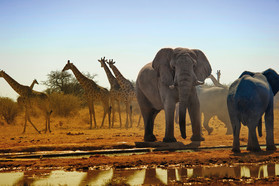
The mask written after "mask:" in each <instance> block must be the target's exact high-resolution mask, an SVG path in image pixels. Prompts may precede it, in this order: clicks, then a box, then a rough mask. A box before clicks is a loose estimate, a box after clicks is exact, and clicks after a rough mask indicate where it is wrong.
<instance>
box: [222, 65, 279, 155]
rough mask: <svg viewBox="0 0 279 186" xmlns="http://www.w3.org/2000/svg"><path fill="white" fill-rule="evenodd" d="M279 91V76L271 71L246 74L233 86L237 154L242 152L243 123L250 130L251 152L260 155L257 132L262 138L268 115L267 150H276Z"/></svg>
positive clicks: (231, 108) (231, 111)
mask: <svg viewBox="0 0 279 186" xmlns="http://www.w3.org/2000/svg"><path fill="white" fill-rule="evenodd" d="M278 90H279V75H278V74H277V73H276V72H275V71H274V70H273V69H268V70H266V71H264V72H262V73H254V72H249V71H245V72H243V73H242V74H241V75H240V77H239V78H238V79H237V80H236V81H234V82H233V83H232V85H231V86H230V88H229V93H228V97H227V103H228V111H229V115H230V120H231V124H232V128H233V149H232V151H233V152H240V148H239V146H240V144H239V133H240V127H241V123H242V124H243V125H245V126H247V127H248V129H249V135H248V145H247V150H250V151H260V150H261V148H260V146H259V142H258V138H257V134H256V128H257V127H258V130H259V136H261V135H262V132H261V130H262V129H261V126H262V116H263V114H265V116H264V119H265V128H266V145H267V150H275V149H276V147H275V145H274V136H273V130H274V116H273V97H274V95H275V94H276V93H277V92H278Z"/></svg>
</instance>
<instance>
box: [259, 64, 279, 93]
mask: <svg viewBox="0 0 279 186" xmlns="http://www.w3.org/2000/svg"><path fill="white" fill-rule="evenodd" d="M262 74H263V75H264V76H265V77H266V79H267V81H268V83H269V85H270V87H271V88H272V92H273V94H274V95H276V93H277V92H278V90H279V75H278V74H277V72H276V71H275V70H273V69H271V68H269V69H267V70H265V71H264V72H263V73H262Z"/></svg>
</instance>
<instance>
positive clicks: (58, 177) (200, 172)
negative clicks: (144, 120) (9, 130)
mask: <svg viewBox="0 0 279 186" xmlns="http://www.w3.org/2000/svg"><path fill="white" fill-rule="evenodd" d="M278 175H279V165H278V164H266V165H258V164H255V165H245V166H236V167H195V168H181V167H176V168H168V169H165V168H148V169H109V170H90V171H88V172H77V171H73V172H67V171H62V170H56V171H51V170H32V171H26V172H10V173H0V185H108V184H119V185H121V184H128V185H142V184H165V185H167V184H171V183H173V182H175V181H181V182H187V180H188V178H196V177H204V178H206V177H220V178H225V177H231V178H242V177H254V178H266V177H269V176H278Z"/></svg>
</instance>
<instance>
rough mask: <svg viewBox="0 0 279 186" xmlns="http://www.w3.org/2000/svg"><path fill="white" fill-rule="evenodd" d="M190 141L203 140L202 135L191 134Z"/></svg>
mask: <svg viewBox="0 0 279 186" xmlns="http://www.w3.org/2000/svg"><path fill="white" fill-rule="evenodd" d="M191 141H204V137H202V136H192V137H191Z"/></svg>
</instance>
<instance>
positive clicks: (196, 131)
mask: <svg viewBox="0 0 279 186" xmlns="http://www.w3.org/2000/svg"><path fill="white" fill-rule="evenodd" d="M188 112H189V116H190V119H191V123H192V132H193V135H192V137H191V140H192V141H204V138H203V137H202V134H201V111H200V102H199V99H198V96H197V94H196V89H194V91H193V93H192V94H191V96H190V99H189V108H188Z"/></svg>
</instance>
